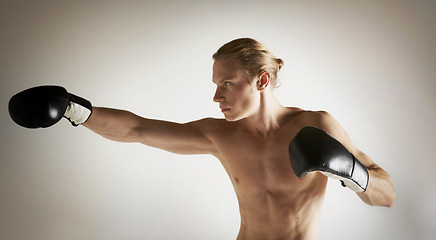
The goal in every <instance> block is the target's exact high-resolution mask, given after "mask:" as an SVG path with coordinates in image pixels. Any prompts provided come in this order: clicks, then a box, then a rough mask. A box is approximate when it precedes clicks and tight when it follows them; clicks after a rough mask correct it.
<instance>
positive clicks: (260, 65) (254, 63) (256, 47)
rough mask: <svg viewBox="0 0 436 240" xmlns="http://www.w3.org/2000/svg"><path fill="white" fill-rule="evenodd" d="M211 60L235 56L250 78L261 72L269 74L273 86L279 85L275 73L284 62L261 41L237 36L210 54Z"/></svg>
mask: <svg viewBox="0 0 436 240" xmlns="http://www.w3.org/2000/svg"><path fill="white" fill-rule="evenodd" d="M212 58H213V60H215V61H218V60H220V59H227V58H235V59H236V61H237V62H238V63H239V64H240V65H241V67H242V68H243V69H244V70H245V71H246V72H247V73H248V76H249V77H250V80H251V79H252V78H253V77H255V76H257V75H260V74H261V73H262V72H264V71H266V72H269V73H270V75H271V80H270V84H271V85H272V87H273V88H276V87H278V86H279V84H278V79H277V73H278V72H279V71H280V69H281V68H282V66H283V64H284V62H283V60H282V59H280V58H276V57H275V56H274V55H273V53H272V52H271V51H270V50H269V49H268V48H267V47H265V45H263V44H262V43H260V42H258V41H257V40H254V39H252V38H238V39H235V40H232V41H230V42H228V43H226V44H224V45H223V46H222V47H220V48H219V49H218V51H217V52H216V53H215V54H214V55H213V56H212Z"/></svg>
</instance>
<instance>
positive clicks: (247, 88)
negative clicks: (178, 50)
mask: <svg viewBox="0 0 436 240" xmlns="http://www.w3.org/2000/svg"><path fill="white" fill-rule="evenodd" d="M212 81H213V82H214V83H215V84H216V85H217V89H216V92H215V96H214V97H213V101H214V102H217V103H219V107H220V108H221V111H222V113H223V114H224V116H225V119H226V120H227V121H237V120H240V119H243V118H246V117H250V116H252V115H253V114H255V113H256V112H257V110H258V109H259V106H260V94H259V91H258V90H257V87H256V81H251V83H250V82H249V76H248V74H247V73H246V72H245V71H244V70H243V69H242V68H241V67H240V65H239V64H238V63H237V62H236V61H235V60H234V59H231V58H230V59H221V60H218V61H215V63H214V64H213V76H212Z"/></svg>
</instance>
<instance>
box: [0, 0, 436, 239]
mask: <svg viewBox="0 0 436 240" xmlns="http://www.w3.org/2000/svg"><path fill="white" fill-rule="evenodd" d="M0 4H1V5H0V31H1V36H0V39H1V44H0V79H1V83H0V84H1V85H0V92H1V98H0V101H1V106H2V107H1V109H2V110H1V119H0V121H1V128H0V130H1V132H0V134H1V142H0V143H1V144H0V152H1V159H0V239H5V240H21V239H25V240H27V239H34V240H51V239H53V240H58V239H62V240H69V239H74V240H77V239H89V240H91V239H92V240H121V239H129V240H137V239H217V240H221V239H235V237H236V235H237V232H238V229H239V221H240V218H239V213H238V206H237V200H236V197H235V195H234V192H233V189H232V186H231V183H230V180H229V179H228V177H227V175H226V173H225V171H224V169H223V167H222V166H221V165H220V164H219V162H218V160H216V159H214V158H213V157H210V156H203V155H201V156H180V155H175V154H171V153H167V152H164V151H160V150H156V149H152V148H149V147H146V146H142V145H140V144H125V143H116V142H111V141H109V140H106V139H104V138H102V137H100V136H98V135H95V134H94V133H92V132H90V131H89V130H87V129H86V128H84V127H77V128H74V127H71V125H70V124H69V122H68V121H66V120H62V121H61V122H60V123H59V124H57V125H55V126H53V127H51V128H48V129H38V130H29V129H24V128H21V127H19V126H17V125H16V124H14V123H13V122H12V120H11V119H10V118H9V115H8V112H7V104H8V101H9V98H10V97H11V96H12V95H13V94H15V93H16V92H19V91H21V90H23V89H26V88H29V87H33V86H37V85H42V84H57V85H62V86H65V87H66V88H67V89H68V90H69V91H70V92H73V93H75V94H77V95H80V96H83V97H85V98H88V99H89V100H91V102H92V103H93V104H94V105H96V106H107V107H115V108H122V109H127V110H130V111H133V112H135V113H137V114H139V115H142V116H145V117H149V118H158V119H165V120H171V121H176V122H187V121H190V120H195V119H199V118H203V117H221V113H220V112H219V109H218V106H217V105H216V104H215V103H213V102H212V97H213V93H214V85H213V84H212V82H211V73H212V71H211V68H212V63H213V62H212V59H211V56H212V54H213V53H214V52H215V51H216V50H217V49H218V48H219V47H220V46H221V45H222V44H224V43H226V42H228V41H230V40H233V39H235V38H238V37H253V38H256V39H258V40H260V41H261V42H263V43H265V44H266V45H267V46H268V47H269V48H270V49H271V50H272V51H273V52H274V53H275V54H276V56H277V57H280V58H282V59H283V60H284V61H285V66H284V68H283V70H282V72H281V74H280V78H281V80H282V86H281V87H280V88H279V89H277V90H276V96H277V97H278V99H279V100H280V102H281V103H282V104H283V105H286V106H299V107H302V108H306V109H314V110H327V111H329V112H330V113H331V114H332V115H333V116H334V117H335V118H336V119H337V120H338V121H339V122H340V123H341V124H342V125H343V126H344V128H345V129H346V130H347V131H348V132H349V134H350V135H351V137H352V138H353V139H354V141H355V143H356V144H357V145H358V146H359V147H360V148H361V149H362V150H363V151H364V152H365V153H367V154H368V155H369V156H370V157H372V159H373V160H375V161H376V162H377V163H378V164H379V165H380V166H382V167H383V168H384V169H385V170H386V171H387V172H389V173H390V174H391V176H392V177H393V181H394V186H395V188H396V190H397V194H398V196H397V200H396V203H395V205H394V206H393V207H392V208H382V207H370V206H367V205H365V204H364V203H363V202H362V201H360V199H359V198H358V197H357V196H355V194H354V193H352V192H351V191H349V190H347V189H343V188H342V187H340V185H339V183H338V182H333V181H332V182H329V185H328V189H327V195H326V199H325V203H324V208H323V213H322V215H321V221H320V226H319V227H320V228H319V229H320V231H319V238H320V239H350V238H352V239H355V240H358V239H431V237H432V236H435V234H436V231H435V228H436V226H435V221H434V217H435V216H436V209H435V205H434V202H435V201H436V192H435V187H434V181H435V180H436V178H435V177H434V174H433V173H432V170H433V169H434V168H435V165H436V163H435V161H434V158H433V155H434V154H433V152H434V148H435V147H436V146H435V143H436V141H435V139H436V138H435V136H436V127H435V126H434V119H435V116H436V110H435V109H436V108H435V107H436V97H435V94H434V93H435V90H436V83H435V77H436V70H435V69H436V68H435V66H436V48H435V42H436V28H435V22H436V19H435V18H436V15H435V14H434V12H435V10H436V5H435V1H424V0H422V1H420V0H418V1H274V0H272V1H224V0H221V1H210V2H208V1H197V2H195V1H177V2H176V1H174V2H172V1H70V2H67V1H51V2H49V1H12V0H11V1H4V0H2V1H1V3H0Z"/></svg>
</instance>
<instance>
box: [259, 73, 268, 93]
mask: <svg viewBox="0 0 436 240" xmlns="http://www.w3.org/2000/svg"><path fill="white" fill-rule="evenodd" d="M270 79H271V74H269V72H262V73H261V74H260V75H259V79H258V80H257V89H258V90H259V91H262V90H265V89H266V87H268V85H269V81H270Z"/></svg>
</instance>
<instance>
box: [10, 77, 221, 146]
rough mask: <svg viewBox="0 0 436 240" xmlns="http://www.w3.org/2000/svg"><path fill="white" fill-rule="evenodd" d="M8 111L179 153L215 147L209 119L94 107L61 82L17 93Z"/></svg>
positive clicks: (39, 122)
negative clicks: (177, 120)
mask: <svg viewBox="0 0 436 240" xmlns="http://www.w3.org/2000/svg"><path fill="white" fill-rule="evenodd" d="M9 113H10V115H11V117H12V119H13V120H14V121H15V122H16V123H17V124H19V125H21V126H23V127H27V128H40V127H42V128H45V127H50V126H52V125H54V124H56V123H57V122H58V121H59V120H60V119H61V118H62V117H65V118H67V119H68V120H69V121H70V122H71V123H72V124H73V125H74V126H78V125H83V126H85V127H87V128H89V129H91V130H92V131H94V132H96V133H97V134H100V135H101V136H103V137H105V138H108V139H110V140H114V141H119V142H139V143H143V144H145V145H148V146H151V147H155V148H160V149H163V150H167V151H170V152H174V153H180V154H202V153H212V152H213V151H214V144H213V143H212V141H210V140H209V138H208V136H207V129H208V126H209V124H208V123H210V121H211V120H210V119H203V120H199V121H194V122H190V123H186V124H179V123H173V122H167V121H160V120H151V119H146V118H142V117H139V116H137V115H135V114H133V113H131V112H128V111H124V110H117V109H111V108H100V107H92V105H91V102H89V101H88V100H86V99H84V98H81V97H79V96H76V95H74V94H71V93H69V92H67V90H66V89H65V88H63V87H60V86H39V87H34V88H30V89H27V90H24V91H22V92H20V93H17V94H15V95H14V96H13V97H12V98H11V99H10V101H9Z"/></svg>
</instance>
